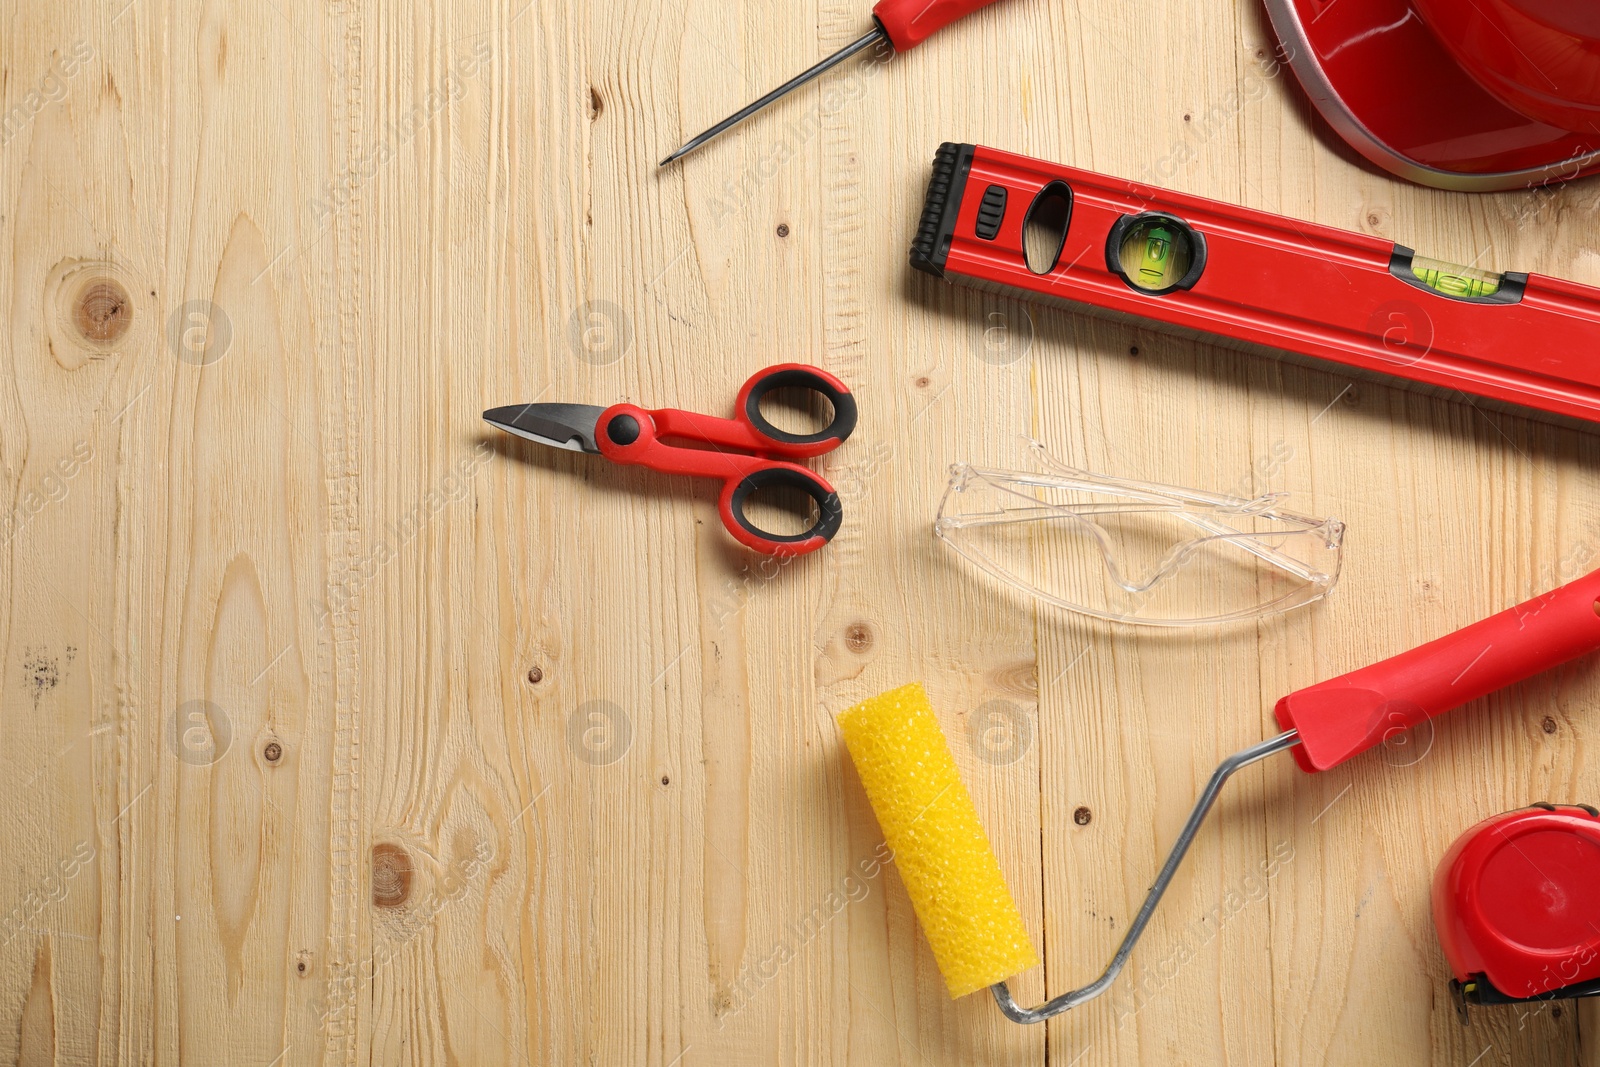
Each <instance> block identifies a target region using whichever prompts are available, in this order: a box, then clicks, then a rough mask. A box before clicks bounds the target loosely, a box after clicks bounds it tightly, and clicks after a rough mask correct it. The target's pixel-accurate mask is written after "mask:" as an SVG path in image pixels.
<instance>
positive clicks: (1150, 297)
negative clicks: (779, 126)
mask: <svg viewBox="0 0 1600 1067" xmlns="http://www.w3.org/2000/svg"><path fill="white" fill-rule="evenodd" d="M911 265H912V266H913V267H916V268H917V269H918V270H922V271H925V272H927V273H929V274H932V275H934V276H936V277H939V278H945V279H947V280H950V281H956V282H965V283H967V284H970V285H976V286H979V287H981V288H985V289H999V290H1001V291H1014V290H1022V291H1023V292H1024V293H1025V294H1026V295H1028V296H1032V297H1036V298H1047V299H1050V300H1055V301H1061V302H1064V303H1065V304H1067V305H1068V306H1071V307H1075V308H1077V309H1080V310H1088V311H1091V312H1096V313H1102V314H1110V315H1112V316H1114V317H1133V318H1137V319H1141V320H1147V321H1149V322H1150V323H1153V324H1154V325H1156V326H1157V327H1158V328H1166V329H1167V330H1169V331H1171V332H1176V333H1181V334H1185V335H1191V336H1193V335H1204V336H1207V337H1210V338H1214V339H1216V340H1218V341H1220V342H1222V343H1230V344H1232V345H1234V346H1236V347H1244V348H1245V349H1247V350H1250V349H1253V348H1255V347H1258V346H1259V347H1265V348H1270V349H1274V350H1277V351H1278V352H1280V353H1288V354H1291V355H1294V356H1299V357H1302V358H1304V359H1309V360H1310V361H1313V362H1315V361H1327V362H1332V363H1336V364H1339V365H1341V366H1343V367H1346V368H1350V369H1353V370H1358V371H1362V372H1367V373H1371V374H1378V375H1382V376H1385V377H1389V378H1400V379H1405V380H1408V381H1412V382H1419V383H1423V384H1425V385H1428V386H1434V387H1439V388H1442V389H1446V390H1451V389H1459V390H1461V391H1462V392H1464V393H1468V394H1471V395H1472V396H1474V397H1483V398H1486V399H1489V400H1492V401H1496V402H1500V403H1504V404H1512V405H1517V406H1520V407H1525V408H1532V409H1534V410H1536V411H1540V412H1545V413H1548V414H1554V415H1560V416H1567V417H1571V418H1576V419H1581V420H1584V421H1586V422H1600V289H1595V288H1592V287H1590V286H1586V285H1580V284H1578V283H1576V282H1570V281H1563V280H1561V279H1559V278H1547V277H1543V276H1541V275H1537V274H1520V273H1512V272H1506V273H1499V274H1497V273H1493V272H1490V271H1487V270H1480V269H1477V268H1475V267H1465V266H1457V265H1455V264H1450V263H1444V262H1440V261H1438V260H1433V259H1427V258H1425V257H1423V256H1419V255H1416V254H1415V253H1414V252H1412V250H1411V249H1409V248H1405V247H1403V246H1401V245H1396V244H1391V243H1390V242H1387V241H1384V240H1382V239H1380V238H1377V237H1371V236H1368V235H1366V234H1360V233H1351V232H1349V231H1347V230H1338V229H1334V228H1333V227H1331V226H1321V225H1317V224H1315V223H1310V222H1298V221H1295V220H1293V219H1288V218H1284V217H1283V216H1281V215H1271V214H1268V213H1266V212H1263V211H1255V210H1252V209H1250V208H1244V207H1235V206H1233V205H1230V204H1223V203H1219V202H1217V201H1215V200H1206V199H1204V198H1202V197H1197V196H1189V195H1186V194H1183V193H1175V192H1168V191H1165V190H1160V189H1155V188H1151V187H1149V186H1146V185H1143V184H1141V183H1137V182H1131V181H1126V180H1123V179H1120V178H1110V177H1106V176H1105V175H1101V174H1094V173H1091V172H1089V171H1084V170H1078V169H1076V168H1074V167H1066V166H1061V165H1059V164H1055V163H1044V162H1040V161H1039V160H1035V159H1028V158H1026V157H1024V156H1018V155H1012V154H1010V153H1008V152H1000V151H997V150H995V149H992V148H983V147H981V146H977V145H970V144H951V143H946V144H944V145H941V146H940V148H939V151H938V153H937V155H936V156H935V157H934V163H933V176H932V178H931V179H930V181H929V183H928V192H927V198H926V200H925V202H924V204H923V209H922V220H921V223H920V225H919V226H918V229H917V236H916V240H915V242H914V243H913V245H912V248H911Z"/></svg>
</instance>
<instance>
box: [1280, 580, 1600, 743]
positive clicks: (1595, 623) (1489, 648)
mask: <svg viewBox="0 0 1600 1067" xmlns="http://www.w3.org/2000/svg"><path fill="white" fill-rule="evenodd" d="M1596 649H1600V571H1596V572H1595V573H1593V574H1590V575H1587V576H1585V577H1583V578H1579V579H1578V580H1577V581H1575V582H1573V583H1571V584H1570V585H1564V586H1562V587H1561V588H1560V589H1556V590H1554V591H1553V592H1549V593H1546V594H1544V595H1543V596H1539V597H1535V598H1534V599H1532V600H1530V601H1528V602H1527V603H1526V604H1519V605H1518V606H1517V607H1514V608H1510V609H1509V610H1506V611H1502V612H1501V613H1500V614H1498V615H1494V616H1491V617H1490V618H1487V619H1484V620H1483V621H1482V622H1476V623H1473V624H1472V625H1471V626H1468V627H1467V628H1465V629H1463V630H1457V631H1456V632H1455V633H1453V634H1450V635H1449V636H1447V637H1441V638H1439V640H1437V641H1433V642H1430V643H1429V644H1426V645H1423V646H1422V647H1421V648H1414V649H1412V650H1411V651H1410V652H1402V653H1401V654H1400V655H1398V656H1395V657H1394V658H1393V659H1386V660H1384V661H1383V662H1382V663H1375V664H1373V665H1372V666H1370V667H1363V668H1362V669H1361V670H1358V671H1353V672H1351V673H1350V674H1346V675H1344V676H1343V677H1341V678H1334V679H1332V680H1330V681H1326V682H1322V683H1320V684H1318V685H1314V686H1311V687H1310V688H1309V689H1302V690H1300V691H1299V692H1298V693H1291V694H1289V695H1288V696H1286V697H1284V698H1283V699H1282V700H1280V701H1278V707H1277V710H1276V715H1277V719H1278V725H1279V726H1281V727H1282V728H1283V729H1285V730H1298V731H1299V732H1300V744H1298V745H1296V746H1295V747H1294V748H1293V749H1291V751H1292V752H1293V753H1294V758H1295V759H1296V760H1297V761H1299V763H1300V767H1301V769H1302V770H1307V771H1325V770H1327V769H1328V768H1329V767H1334V766H1337V765H1338V764H1340V763H1343V762H1344V761H1345V760H1347V759H1349V758H1350V757H1352V756H1355V755H1358V754H1360V753H1362V752H1365V751H1366V750H1367V749H1369V748H1372V747H1373V746H1374V745H1377V744H1379V743H1380V742H1382V741H1383V740H1384V739H1385V738H1387V737H1392V736H1394V735H1395V734H1397V733H1399V732H1401V731H1403V730H1407V729H1409V728H1410V727H1412V726H1415V725H1417V724H1418V723H1421V722H1425V721H1427V720H1428V719H1431V718H1433V717H1434V716H1436V715H1442V714H1444V713H1445V712H1447V711H1450V710H1452V709H1454V708H1459V707H1460V706H1461V705H1463V704H1466V703H1468V702H1470V701H1473V700H1476V699H1478V698H1479V697H1481V696H1485V695H1487V694H1489V693H1492V692H1494V691H1495V690H1497V689H1503V688H1505V687H1506V686H1508V685H1512V684H1513V683H1516V682H1520V681H1522V680H1523V679H1524V678H1531V677H1532V676H1533V675H1535V674H1539V673H1540V672H1542V671H1547V670H1549V669H1550V668H1552V667H1557V666H1560V665H1561V664H1563V663H1566V662H1567V661H1568V660H1572V659H1576V658H1577V657H1579V656H1581V655H1583V654H1584V653H1586V652H1593V651H1595V650H1596Z"/></svg>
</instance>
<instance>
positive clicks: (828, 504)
mask: <svg viewBox="0 0 1600 1067" xmlns="http://www.w3.org/2000/svg"><path fill="white" fill-rule="evenodd" d="M835 410H837V409H835ZM779 487H782V488H789V489H798V490H800V491H801V492H803V493H805V494H806V495H807V496H809V497H810V498H811V499H812V500H813V501H814V502H815V503H816V505H817V519H816V521H815V522H814V523H812V525H811V528H810V529H808V530H805V531H803V532H801V533H797V534H777V533H772V532H771V531H768V530H763V529H761V528H760V527H759V526H757V525H756V524H755V523H753V522H751V521H750V518H749V516H747V515H746V514H745V510H744V509H745V504H746V503H748V501H749V499H750V497H751V495H752V494H754V493H757V492H759V491H761V490H763V489H772V488H779ZM726 500H727V504H726V510H725V511H724V515H723V517H724V519H725V520H729V519H731V520H732V521H733V523H734V524H735V525H737V526H738V527H739V529H740V530H743V531H744V532H745V534H747V535H748V537H740V538H739V540H740V541H742V542H744V543H745V544H746V545H749V546H750V547H751V548H755V549H758V550H760V551H764V552H771V553H775V554H780V555H787V554H790V553H798V552H809V551H811V550H813V549H816V548H820V547H822V545H824V544H826V543H827V542H829V541H831V540H833V535H834V534H836V533H838V532H839V526H840V524H841V523H842V522H843V521H844V507H843V505H841V504H840V503H839V494H838V493H836V492H834V491H833V490H832V489H830V488H829V487H828V486H827V485H826V484H825V483H824V482H823V481H822V480H821V479H819V478H818V477H817V476H816V475H814V474H812V473H810V472H809V471H807V470H805V469H804V468H801V467H791V466H771V467H760V468H758V469H756V470H754V471H752V472H751V473H749V474H746V475H745V476H744V477H742V478H740V479H739V481H738V482H737V483H736V484H735V485H734V486H733V492H732V493H731V494H730V495H729V496H728V497H727V498H726ZM735 532H736V533H737V531H735ZM785 548H787V549H789V552H785V551H784V549H785Z"/></svg>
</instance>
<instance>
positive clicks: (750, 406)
mask: <svg viewBox="0 0 1600 1067" xmlns="http://www.w3.org/2000/svg"><path fill="white" fill-rule="evenodd" d="M774 389H806V390H809V391H811V392H813V393H818V394H820V395H821V396H823V397H825V398H826V399H827V401H828V402H829V403H830V404H831V405H833V421H832V422H831V423H829V424H828V425H827V426H826V427H825V428H824V429H822V430H820V431H818V432H816V433H811V434H795V433H790V432H788V431H787V430H780V429H779V428H778V427H776V426H774V425H772V423H771V422H769V421H767V418H766V416H764V415H762V414H761V400H762V398H763V397H765V396H766V395H767V394H768V393H770V392H772V391H773V390H774ZM483 418H484V421H486V422H488V423H489V424H490V425H492V426H496V427H499V428H500V429H502V430H504V431H506V432H507V433H512V434H516V435H517V436H518V437H525V438H527V439H528V440H530V441H537V442H539V443H540V444H544V445H551V446H553V447H555V448H565V449H568V450H569V451H572V452H590V453H598V454H600V455H602V456H604V457H606V458H607V459H609V460H611V462H613V463H623V464H628V465H633V466H640V467H649V468H650V469H651V470H656V471H663V472H665V473H667V474H687V475H691V476H693V477H697V478H718V479H721V481H722V496H721V499H720V500H719V501H718V505H717V506H718V510H719V511H720V512H721V513H722V525H724V526H726V527H727V528H728V532H729V533H731V534H732V535H733V536H734V539H735V540H737V541H738V542H739V543H740V544H742V545H744V546H746V547H748V548H753V549H755V550H756V551H757V552H764V553H766V554H768V555H772V556H803V555H805V554H806V553H807V552H815V551H816V550H817V549H819V548H821V547H822V546H823V545H825V544H827V543H828V542H829V541H830V540H832V539H833V535H834V534H836V533H838V532H839V524H840V522H841V521H843V519H844V512H843V509H842V508H841V507H840V505H839V494H838V493H836V492H834V490H833V486H831V485H829V484H828V483H827V482H826V481H825V480H824V479H823V478H822V477H820V476H819V475H817V474H815V473H813V472H812V471H809V470H807V469H806V468H805V467H802V466H800V465H799V464H798V463H793V462H789V461H790V460H797V459H807V458H810V457H812V456H820V455H822V454H823V453H824V452H831V451H833V450H834V449H835V448H838V447H839V446H840V445H841V444H843V443H844V441H845V439H846V438H847V437H849V436H850V432H851V431H852V430H854V429H855V428H856V401H855V397H853V396H851V395H850V390H849V389H848V388H847V387H846V386H845V384H844V383H843V382H841V381H840V380H839V379H838V378H835V377H834V376H833V375H831V374H829V373H827V372H826V371H822V370H818V369H817V368H815V367H808V366H805V365H804V364H801V363H783V364H779V365H778V366H775V367H768V368H767V369H766V370H763V371H757V372H756V373H755V375H753V376H752V377H751V378H750V380H749V381H747V382H745V383H744V388H742V389H740V390H739V396H738V399H737V400H735V401H734V416H733V418H731V419H722V418H717V417H716V416H714V415H699V414H696V413H695V412H692V411H679V410H678V409H677V408H659V409H656V410H654V411H647V410H646V409H644V408H642V407H639V406H638V405H637V404H613V405H611V406H610V407H606V408H603V407H597V406H595V405H593V404H512V405H510V406H508V407H502V408H491V409H490V410H488V411H485V412H484V413H483ZM669 441H680V442H683V444H669V443H668V442H669ZM690 446H697V447H690ZM780 486H781V487H787V488H793V489H798V490H800V491H802V492H804V493H805V494H806V495H807V496H809V497H810V498H811V499H812V500H813V501H815V502H816V505H817V507H816V521H815V522H813V523H812V525H811V528H810V529H808V530H806V531H804V532H803V533H798V534H777V533H772V532H770V531H767V530H763V529H761V528H760V527H758V526H756V525H755V523H753V522H751V521H750V519H749V517H748V516H747V515H746V514H745V505H746V504H747V503H748V502H749V499H750V496H751V494H753V493H756V492H757V491H759V490H763V489H770V488H774V487H780Z"/></svg>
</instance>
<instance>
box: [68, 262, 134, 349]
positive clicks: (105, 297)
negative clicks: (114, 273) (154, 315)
mask: <svg viewBox="0 0 1600 1067" xmlns="http://www.w3.org/2000/svg"><path fill="white" fill-rule="evenodd" d="M132 321H133V301H132V299H131V298H129V296H128V291H127V290H126V289H124V288H123V287H122V283H121V282H119V281H117V280H116V279H115V278H103V277H102V278H90V279H88V280H87V281H85V282H84V283H83V288H81V289H79V290H78V295H77V297H76V298H75V299H74V300H73V304H72V323H73V325H74V326H76V327H77V328H78V333H80V334H81V335H82V336H83V339H84V340H86V341H89V342H91V343H93V344H97V345H103V344H111V343H113V342H115V341H117V340H118V339H120V338H121V337H122V335H123V334H125V333H127V332H128V326H129V324H130V323H131V322H132Z"/></svg>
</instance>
